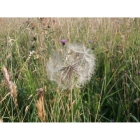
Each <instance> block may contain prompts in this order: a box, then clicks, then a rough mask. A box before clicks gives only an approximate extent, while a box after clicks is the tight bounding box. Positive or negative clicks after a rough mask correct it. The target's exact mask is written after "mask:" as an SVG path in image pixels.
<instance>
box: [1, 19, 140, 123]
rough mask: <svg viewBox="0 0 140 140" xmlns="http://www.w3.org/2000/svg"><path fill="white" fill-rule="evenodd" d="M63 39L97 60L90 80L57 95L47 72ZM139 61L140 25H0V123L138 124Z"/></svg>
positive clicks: (126, 22)
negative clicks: (50, 60)
mask: <svg viewBox="0 0 140 140" xmlns="http://www.w3.org/2000/svg"><path fill="white" fill-rule="evenodd" d="M62 39H65V40H66V44H67V43H80V44H84V45H85V46H86V47H87V48H90V49H91V50H92V53H93V54H94V55H95V57H96V69H95V72H94V75H93V76H92V78H91V80H90V81H89V82H87V83H86V84H85V85H84V86H82V87H81V88H73V89H72V90H71V91H70V90H69V89H67V90H63V91H62V90H61V89H59V88H58V86H57V84H56V83H55V82H52V81H50V79H49V78H48V75H47V71H46V64H47V61H48V59H49V57H50V54H51V52H52V50H54V49H56V50H59V49H60V46H61V47H62V43H61V40H62ZM139 60H140V19H133V18H130V19H129V18H118V19H117V18H30V19H26V18H25V19H24V18H21V19H20V18H18V19H14V18H11V19H10V18H7V19H1V20H0V69H1V74H0V121H3V122H139V121H140V63H139ZM71 93H72V94H71Z"/></svg>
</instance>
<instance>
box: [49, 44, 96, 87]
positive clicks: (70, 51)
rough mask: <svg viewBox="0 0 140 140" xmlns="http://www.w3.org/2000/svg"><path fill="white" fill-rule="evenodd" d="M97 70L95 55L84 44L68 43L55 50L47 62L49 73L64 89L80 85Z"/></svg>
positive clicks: (50, 77)
mask: <svg viewBox="0 0 140 140" xmlns="http://www.w3.org/2000/svg"><path fill="white" fill-rule="evenodd" d="M94 70H95V57H94V55H93V54H92V53H91V50H90V49H87V48H86V47H85V46H83V45H78V44H68V45H67V46H63V48H62V49H60V50H58V51H53V52H52V53H51V56H50V58H49V60H48V62H47V74H48V77H49V79H50V80H51V81H55V82H56V83H57V84H58V86H59V87H60V88H62V89H67V88H73V87H74V86H78V87H80V85H84V84H85V83H86V82H88V81H90V79H91V77H92V74H94Z"/></svg>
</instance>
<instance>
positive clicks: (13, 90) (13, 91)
mask: <svg viewBox="0 0 140 140" xmlns="http://www.w3.org/2000/svg"><path fill="white" fill-rule="evenodd" d="M2 72H3V75H4V79H5V81H6V83H7V85H8V87H9V90H10V94H11V95H12V97H13V99H14V103H15V105H16V106H18V103H17V87H16V85H15V83H13V82H12V81H11V80H10V76H9V74H8V71H7V69H6V67H5V66H3V67H2ZM8 95H9V94H8Z"/></svg>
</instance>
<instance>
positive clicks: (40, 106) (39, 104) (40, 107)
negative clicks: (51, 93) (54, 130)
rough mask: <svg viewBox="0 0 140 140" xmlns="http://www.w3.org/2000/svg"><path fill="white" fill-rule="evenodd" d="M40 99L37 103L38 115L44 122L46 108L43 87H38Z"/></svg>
mask: <svg viewBox="0 0 140 140" xmlns="http://www.w3.org/2000/svg"><path fill="white" fill-rule="evenodd" d="M36 91H37V94H38V100H37V103H36V106H37V111H38V116H39V118H40V120H41V121H42V122H46V117H45V109H44V90H43V89H42V88H40V89H37V90H36Z"/></svg>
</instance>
